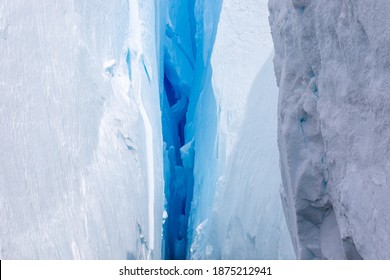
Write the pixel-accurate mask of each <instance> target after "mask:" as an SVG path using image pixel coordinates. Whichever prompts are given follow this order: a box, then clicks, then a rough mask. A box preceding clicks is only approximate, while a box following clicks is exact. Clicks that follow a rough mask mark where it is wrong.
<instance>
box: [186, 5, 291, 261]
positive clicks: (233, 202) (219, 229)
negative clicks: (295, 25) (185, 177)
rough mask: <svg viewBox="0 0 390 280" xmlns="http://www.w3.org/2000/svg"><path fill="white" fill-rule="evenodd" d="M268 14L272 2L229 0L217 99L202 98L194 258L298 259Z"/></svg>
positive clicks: (209, 88)
mask: <svg viewBox="0 0 390 280" xmlns="http://www.w3.org/2000/svg"><path fill="white" fill-rule="evenodd" d="M204 5H205V6H206V8H207V5H212V4H211V3H209V2H206V1H205V4H204ZM267 16H268V11H267V2H266V1H233V0H226V1H223V2H222V6H221V11H220V14H219V24H218V29H217V30H216V35H215V36H216V38H215V44H214V48H213V52H212V55H211V61H210V64H211V67H210V68H211V70H210V71H212V80H211V84H207V81H206V82H205V87H204V89H203V95H212V96H213V97H214V98H215V101H214V100H213V102H215V105H214V106H204V105H203V106H202V105H201V104H202V103H201V102H202V100H200V105H199V109H198V112H197V114H196V117H195V119H196V122H197V123H199V124H200V127H202V129H198V130H195V151H196V153H195V172H194V176H195V178H194V179H195V186H194V198H193V204H192V205H193V207H192V212H191V222H192V226H190V228H191V229H192V230H195V232H193V233H190V235H191V237H190V240H191V244H190V246H189V248H188V249H189V257H191V258H194V259H198V258H201V259H202V258H209V259H215V258H218V259H219V258H223V259H259V258H260V259H262V258H265V259H277V258H294V253H293V248H292V246H291V240H290V237H289V235H288V230H287V227H286V223H285V218H284V216H283V210H282V206H281V203H280V195H279V187H280V184H281V179H280V171H279V166H278V157H279V155H278V151H277V144H276V120H277V116H276V108H277V87H276V80H275V78H274V73H273V69H272V60H271V59H270V58H269V57H270V55H271V50H272V39H271V36H270V31H269V27H268V20H267ZM215 18H216V16H214V17H211V18H206V20H209V21H211V22H212V20H213V19H215ZM205 24H206V23H205ZM202 98H204V99H206V98H207V97H203V96H202ZM210 98H211V97H209V99H210ZM214 98H213V99H214ZM208 103H210V102H208ZM211 116H215V120H214V119H213V118H211V119H210V117H211ZM210 124H212V125H213V126H211V125H210ZM206 129H207V130H211V132H212V133H215V138H212V137H210V136H207V133H210V132H209V131H207V132H205V130H206ZM197 139H199V140H197ZM210 164H212V165H210ZM211 166H213V169H211Z"/></svg>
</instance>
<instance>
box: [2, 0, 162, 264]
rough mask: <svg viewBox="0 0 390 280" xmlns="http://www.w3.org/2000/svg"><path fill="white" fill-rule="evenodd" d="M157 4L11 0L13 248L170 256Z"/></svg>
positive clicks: (5, 175)
mask: <svg viewBox="0 0 390 280" xmlns="http://www.w3.org/2000/svg"><path fill="white" fill-rule="evenodd" d="M155 4H156V3H155V2H154V1H125V0H123V1H122V0H114V1H96V0H93V1H70V0H67V1H60V2H58V1H41V0H33V1H24V0H12V1H8V0H5V1H2V2H1V3H0V60H1V64H0V73H1V76H0V92H1V93H2V102H1V104H0V133H1V137H2V140H1V145H0V159H1V160H0V170H1V171H0V193H1V195H0V209H1V211H0V258H1V259H15V258H16V259H20V258H23V259H38V258H40V259H73V258H75V259H78V258H81V259H124V258H160V248H161V223H162V214H163V201H164V197H163V178H162V175H163V174H162V154H161V150H162V136H161V125H160V118H161V116H160V111H159V76H158V71H157V68H158V63H159V58H158V51H157V50H156V48H157V47H158V44H157V43H156V38H158V36H157V35H156V34H158V33H156V32H157V31H158V30H156V28H155V18H156V17H155V15H156V13H159V6H158V5H157V4H156V5H155ZM152 128H153V129H152Z"/></svg>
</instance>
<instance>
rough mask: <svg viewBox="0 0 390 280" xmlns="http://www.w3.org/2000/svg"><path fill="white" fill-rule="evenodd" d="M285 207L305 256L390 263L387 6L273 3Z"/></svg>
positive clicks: (305, 0)
mask: <svg viewBox="0 0 390 280" xmlns="http://www.w3.org/2000/svg"><path fill="white" fill-rule="evenodd" d="M269 9H270V25H271V31H272V37H273V41H274V47H275V57H274V65H275V74H276V77H277V82H278V86H279V89H280V91H279V105H278V107H279V112H278V143H279V151H280V165H281V171H282V179H283V191H282V194H283V195H282V196H283V206H284V209H285V213H286V219H287V223H288V227H289V229H290V233H291V236H292V241H293V246H294V250H295V252H296V254H297V257H298V258H301V259H389V258H390V253H389V252H390V247H389V246H390V243H389V240H390V228H389V225H390V223H389V219H390V218H389V217H390V216H389V213H390V204H389V203H388V201H387V198H388V197H389V194H390V191H389V188H388V187H387V186H388V182H389V181H388V179H389V174H390V173H389V162H388V154H389V152H388V150H389V139H390V130H389V126H388V124H387V123H388V113H389V110H388V108H389V107H388V104H389V96H388V94H387V92H388V89H389V83H390V80H389V69H390V67H389V65H390V63H389V61H390V51H389V48H388V46H389V40H390V39H389V38H390V36H389V29H388V27H389V26H390V19H389V17H388V15H389V14H390V3H389V2H388V1H385V0H380V1H363V0H357V1H337V0H329V1H311V0H292V1H287V0H281V1H280V0H270V1H269Z"/></svg>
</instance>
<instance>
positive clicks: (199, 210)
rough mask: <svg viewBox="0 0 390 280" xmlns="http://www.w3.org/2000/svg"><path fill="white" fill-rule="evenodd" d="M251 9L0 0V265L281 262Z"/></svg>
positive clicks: (263, 50) (200, 3)
mask: <svg viewBox="0 0 390 280" xmlns="http://www.w3.org/2000/svg"><path fill="white" fill-rule="evenodd" d="M267 16H268V12H267V8H266V1H265V0H260V1H259V0H248V1H237V0H224V1H222V0H216V1H207V0H188V1H177V0H175V1H174V0H170V1H168V0H163V1H152V0H147V1H141V0H139V1H138V0H134V1H133V0H131V1H127V0H113V1H109V3H108V2H107V1H101V0H94V1H91V0H87V1H63V2H61V3H51V2H50V1H38V0H36V1H26V0H14V1H11V0H5V1H3V2H2V3H1V4H0V53H1V54H0V58H1V61H2V63H1V64H0V73H2V76H1V77H0V91H1V92H2V93H3V99H2V103H1V104H0V131H1V132H2V137H3V138H2V145H0V158H1V159H2V161H1V168H0V170H1V171H0V193H1V196H0V208H1V209H2V211H0V221H1V222H0V225H1V226H0V258H1V259H124V258H128V259H153V258H155V259H160V258H173V259H184V258H189V259H203V258H206V259H219V258H222V259H227V258H228V259H232V258H241V259H248V258H249V259H251V258H256V259H257V258H272V259H276V258H294V253H293V249H292V245H291V241H290V237H289V235H288V229H287V227H286V223H285V220H284V216H283V212H282V211H283V210H282V206H281V202H280V200H279V199H280V197H279V193H278V188H279V185H280V184H281V178H280V174H279V169H278V162H277V160H278V151H277V147H276V105H277V104H276V98H277V89H276V84H275V78H274V76H273V69H272V61H271V59H270V57H271V56H272V52H271V50H272V41H271V38H270V35H269V27H268V24H267ZM333 221H334V219H329V223H332V222H333ZM327 236H328V235H327Z"/></svg>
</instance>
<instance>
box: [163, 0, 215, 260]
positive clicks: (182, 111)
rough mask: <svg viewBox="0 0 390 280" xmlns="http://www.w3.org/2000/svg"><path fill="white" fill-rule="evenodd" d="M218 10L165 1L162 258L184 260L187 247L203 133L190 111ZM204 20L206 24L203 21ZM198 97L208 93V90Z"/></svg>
mask: <svg viewBox="0 0 390 280" xmlns="http://www.w3.org/2000/svg"><path fill="white" fill-rule="evenodd" d="M217 3H218V4H217ZM210 7H212V9H211V10H210V11H212V12H213V13H216V15H214V16H213V17H210V18H207V17H206V15H205V13H206V12H205V9H207V8H210ZM215 7H217V8H215ZM214 8H215V9H216V11H214ZM219 10H220V2H219V1H217V2H215V3H214V4H213V5H210V6H208V4H207V2H204V1H198V0H188V1H182V2H180V3H171V5H170V6H169V16H168V18H167V25H166V28H165V40H164V68H163V70H164V74H163V81H164V84H163V85H164V90H163V92H164V94H163V95H162V96H161V101H160V105H161V112H162V130H163V140H164V143H165V146H164V170H165V175H164V180H165V197H166V211H167V213H168V217H167V219H166V221H165V223H164V226H163V249H162V256H163V258H165V259H185V258H187V257H188V248H189V247H190V246H191V244H189V242H191V240H189V239H190V238H191V236H192V231H194V229H192V228H189V227H191V226H192V224H191V223H189V219H190V215H191V213H190V212H191V211H192V210H191V207H192V199H193V192H194V181H195V179H196V178H195V177H194V162H195V154H196V153H195V151H196V149H195V135H197V134H199V133H200V131H198V130H201V129H203V127H199V128H198V130H197V128H196V125H195V123H196V122H197V120H196V118H197V114H196V113H194V110H195V108H197V107H198V105H199V104H198V102H199V100H200V98H199V97H200V94H201V92H203V90H204V87H205V75H207V74H210V73H211V71H210V69H208V68H209V67H210V63H209V61H210V57H211V52H212V47H213V41H214V37H215V34H214V33H215V28H216V26H217V24H216V22H218V19H219ZM210 11H208V12H210ZM207 16H210V15H207ZM205 18H207V19H205ZM206 20H209V21H210V22H208V23H205V21H206ZM209 33H212V34H209ZM205 59H206V60H205ZM203 93H204V94H213V92H210V91H207V92H203ZM214 109H215V110H216V108H214ZM211 114H212V116H213V115H214V114H213V113H212V112H211ZM212 116H210V117H212ZM195 131H196V132H195ZM209 133H213V132H212V131H209ZM214 133H215V132H214ZM202 144H203V143H202ZM204 145H206V144H204ZM210 168H212V167H210ZM198 175H199V174H198ZM200 176H202V174H200Z"/></svg>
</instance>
